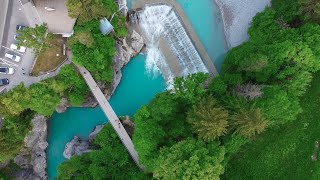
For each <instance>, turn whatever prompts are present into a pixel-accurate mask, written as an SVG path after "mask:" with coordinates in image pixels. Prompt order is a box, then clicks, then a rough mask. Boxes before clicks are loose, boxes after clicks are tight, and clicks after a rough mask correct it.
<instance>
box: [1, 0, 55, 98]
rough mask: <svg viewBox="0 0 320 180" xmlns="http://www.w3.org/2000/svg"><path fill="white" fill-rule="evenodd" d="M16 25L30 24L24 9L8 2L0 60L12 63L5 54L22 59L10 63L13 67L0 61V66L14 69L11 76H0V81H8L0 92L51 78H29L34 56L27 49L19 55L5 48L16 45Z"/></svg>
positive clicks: (18, 4)
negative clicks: (3, 79) (21, 84)
mask: <svg viewBox="0 0 320 180" xmlns="http://www.w3.org/2000/svg"><path fill="white" fill-rule="evenodd" d="M16 25H24V26H29V25H30V24H29V20H28V18H27V16H26V12H25V8H24V7H23V6H22V5H21V3H20V1H19V0H10V1H9V5H8V11H7V16H6V21H5V28H4V32H3V41H2V44H1V46H0V58H2V59H5V60H7V61H9V62H12V61H10V60H8V59H6V58H4V54H5V53H11V54H16V55H19V56H21V58H22V59H21V61H20V62H19V63H16V62H12V63H13V64H15V65H13V66H11V65H7V64H4V63H3V62H1V61H0V66H6V67H7V66H9V67H13V68H14V69H15V73H14V74H13V75H4V74H0V79H2V78H8V79H9V81H10V84H9V85H6V86H1V87H0V92H1V91H2V90H4V89H5V90H7V91H8V90H10V89H12V88H13V87H15V86H16V85H18V84H20V83H21V82H23V83H24V84H25V85H26V86H29V85H31V84H33V83H36V82H39V81H41V80H43V79H45V78H47V77H51V74H50V76H49V75H44V76H40V77H32V76H29V73H30V72H31V68H32V65H33V63H34V60H35V55H34V53H33V52H32V50H31V49H27V52H26V53H24V54H19V53H17V52H14V51H11V50H8V49H7V47H10V44H17V42H16V41H15V40H14V38H13V36H14V35H15V34H17V31H16Z"/></svg>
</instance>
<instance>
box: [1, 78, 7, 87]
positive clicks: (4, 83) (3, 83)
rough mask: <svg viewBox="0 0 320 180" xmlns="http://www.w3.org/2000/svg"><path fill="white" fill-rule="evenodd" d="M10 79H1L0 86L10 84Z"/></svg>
mask: <svg viewBox="0 0 320 180" xmlns="http://www.w3.org/2000/svg"><path fill="white" fill-rule="evenodd" d="M8 84H9V79H0V86H4V85H8Z"/></svg>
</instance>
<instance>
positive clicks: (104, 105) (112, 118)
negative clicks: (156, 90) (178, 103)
mask: <svg viewBox="0 0 320 180" xmlns="http://www.w3.org/2000/svg"><path fill="white" fill-rule="evenodd" d="M77 67H78V69H79V71H80V73H81V75H82V76H83V78H84V80H85V81H86V83H87V84H88V86H89V88H90V90H91V92H92V94H93V95H94V97H95V98H96V100H97V101H98V103H99V105H100V107H101V109H102V111H103V112H104V114H105V115H106V117H107V118H108V120H109V123H110V124H111V125H112V127H113V129H114V130H115V131H116V133H117V134H118V137H119V138H120V140H121V141H122V143H123V145H124V146H125V147H126V148H127V150H128V152H129V154H130V156H131V157H132V159H133V160H134V162H135V163H136V164H137V165H138V166H139V168H140V169H143V167H142V166H141V165H140V164H139V160H138V154H137V152H136V151H135V149H134V145H133V143H132V140H131V139H130V137H129V135H128V133H127V131H126V130H125V129H124V127H123V125H122V123H121V121H120V120H119V118H118V116H117V115H116V113H115V112H114V110H113V109H112V107H111V106H110V104H109V102H108V100H107V99H106V97H105V96H104V94H103V93H102V91H101V90H100V88H99V87H98V85H97V83H96V82H95V80H94V79H93V77H92V76H91V74H90V72H89V71H88V70H87V69H86V68H84V67H80V66H78V65H77Z"/></svg>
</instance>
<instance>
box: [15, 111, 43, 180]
mask: <svg viewBox="0 0 320 180" xmlns="http://www.w3.org/2000/svg"><path fill="white" fill-rule="evenodd" d="M31 123H32V130H31V131H30V133H29V134H28V135H27V136H26V137H25V139H24V143H25V147H24V148H23V149H22V150H21V151H20V153H19V154H18V155H17V156H16V157H15V158H14V162H15V163H16V164H17V165H18V166H20V167H21V170H19V171H18V172H16V173H15V175H14V176H15V179H23V180H24V179H33V180H37V179H47V173H46V167H47V157H46V149H47V147H48V142H47V119H46V118H45V117H44V116H40V115H35V117H34V118H33V119H32V121H31Z"/></svg>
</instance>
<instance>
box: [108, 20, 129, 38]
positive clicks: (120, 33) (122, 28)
mask: <svg viewBox="0 0 320 180" xmlns="http://www.w3.org/2000/svg"><path fill="white" fill-rule="evenodd" d="M111 23H112V25H113V29H114V30H115V32H116V35H117V37H126V36H127V34H128V31H127V27H126V18H125V17H123V16H121V15H116V16H115V17H114V18H113V20H112V22H111Z"/></svg>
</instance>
